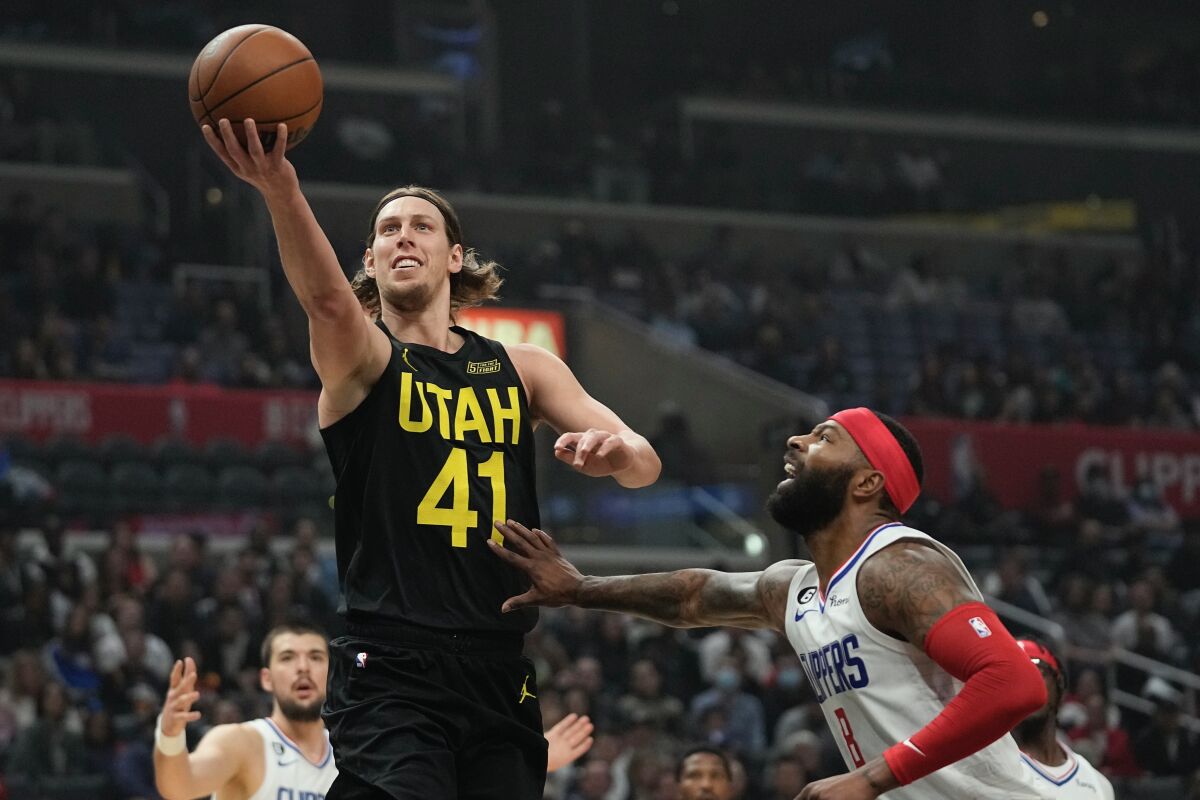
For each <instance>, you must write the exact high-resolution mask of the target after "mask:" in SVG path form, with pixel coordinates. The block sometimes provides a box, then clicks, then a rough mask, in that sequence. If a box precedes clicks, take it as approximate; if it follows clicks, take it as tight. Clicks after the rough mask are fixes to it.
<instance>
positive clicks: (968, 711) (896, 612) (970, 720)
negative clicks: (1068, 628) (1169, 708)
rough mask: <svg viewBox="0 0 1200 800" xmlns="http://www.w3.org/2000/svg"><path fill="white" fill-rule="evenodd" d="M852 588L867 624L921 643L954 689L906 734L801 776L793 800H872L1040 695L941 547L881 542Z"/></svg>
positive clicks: (1031, 705)
mask: <svg viewBox="0 0 1200 800" xmlns="http://www.w3.org/2000/svg"><path fill="white" fill-rule="evenodd" d="M858 596H859V598H860V600H861V602H862V608H863V612H864V613H865V614H866V617H867V620H868V621H870V623H871V624H872V625H873V626H875V628H877V629H878V630H879V631H881V632H883V633H885V634H887V635H890V636H893V637H895V638H897V639H902V640H904V641H907V642H908V643H910V644H912V645H913V646H914V647H917V648H919V649H921V650H923V651H924V652H925V654H926V655H928V656H929V657H930V658H931V659H933V660H934V662H936V663H937V664H938V665H939V666H940V667H942V669H944V670H946V672H948V673H949V674H951V675H953V676H954V677H955V678H957V679H959V680H960V681H962V682H963V687H962V689H961V690H960V691H959V693H958V695H956V696H955V697H954V699H953V700H951V701H950V702H949V703H948V704H947V705H946V707H945V708H944V709H943V710H942V712H941V713H940V714H938V715H937V716H936V717H935V718H934V719H932V720H931V721H930V722H929V723H928V724H927V725H926V726H925V727H923V728H921V729H920V730H919V731H915V732H914V733H913V735H912V736H910V737H909V738H908V739H906V740H905V741H903V742H899V743H897V744H895V745H893V746H892V747H890V748H888V749H887V750H886V751H884V753H883V755H881V756H877V757H876V758H873V759H871V760H870V761H868V762H867V763H866V764H865V765H864V766H863V767H861V768H859V769H857V770H855V771H854V772H851V773H850V774H848V775H838V776H836V777H833V778H827V779H825V780H822V781H817V782H816V783H812V784H810V785H809V786H808V787H806V788H805V790H804V792H802V793H801V794H800V798H802V800H818V799H819V798H846V799H847V800H871V799H872V798H875V797H878V796H879V795H880V794H882V793H883V792H886V791H890V790H891V789H895V788H897V787H898V786H904V785H907V784H909V783H912V782H913V781H915V780H918V779H920V778H923V777H925V776H926V775H928V774H930V773H932V772H935V771H937V770H939V769H941V768H942V767H944V766H947V765H949V764H952V763H954V762H955V761H958V760H960V759H963V758H966V757H967V756H969V755H971V754H972V753H974V752H976V751H978V750H981V749H983V748H984V747H986V746H987V745H989V744H991V743H992V742H994V741H996V740H997V739H999V738H1000V737H1001V736H1003V735H1004V734H1006V733H1008V731H1009V730H1011V729H1012V727H1013V726H1014V725H1016V724H1017V723H1018V722H1020V721H1021V720H1022V719H1024V718H1025V717H1026V716H1028V715H1029V714H1030V713H1032V712H1033V711H1036V710H1037V709H1038V708H1039V707H1041V705H1042V704H1044V703H1045V702H1046V687H1045V684H1044V682H1043V681H1042V676H1041V674H1040V673H1039V672H1038V670H1037V667H1035V666H1034V665H1033V663H1032V662H1031V661H1030V660H1029V658H1028V657H1027V656H1026V655H1025V653H1024V652H1023V651H1022V650H1021V648H1020V647H1019V646H1018V645H1017V643H1016V641H1015V640H1014V639H1013V637H1012V635H1011V634H1009V632H1008V631H1007V630H1006V629H1005V627H1004V625H1003V624H1001V622H1000V620H999V619H998V618H997V617H996V615H995V613H994V612H993V611H992V610H991V609H989V608H988V607H987V606H986V605H984V604H983V603H982V602H980V600H979V598H978V597H977V596H976V594H975V593H974V592H973V591H972V589H971V587H970V586H968V584H967V582H966V580H965V579H964V578H963V576H962V575H961V574H960V573H959V571H958V568H957V567H956V566H955V565H954V564H953V563H952V562H951V561H950V559H949V558H947V557H946V555H945V554H943V553H941V552H940V551H938V550H935V549H934V548H932V547H929V546H927V545H924V544H921V543H918V542H913V541H902V542H897V543H896V544H893V545H891V546H889V547H886V548H884V549H882V550H880V551H879V552H878V553H876V554H875V555H873V556H871V557H870V559H869V560H868V561H867V562H866V563H865V564H863V566H862V568H861V569H860V570H859V572H858Z"/></svg>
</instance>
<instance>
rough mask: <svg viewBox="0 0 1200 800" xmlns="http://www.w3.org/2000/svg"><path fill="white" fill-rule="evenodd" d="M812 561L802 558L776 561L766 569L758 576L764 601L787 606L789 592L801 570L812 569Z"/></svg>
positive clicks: (759, 589)
mask: <svg viewBox="0 0 1200 800" xmlns="http://www.w3.org/2000/svg"><path fill="white" fill-rule="evenodd" d="M811 566H812V562H811V561H805V560H804V559H802V558H789V559H785V560H784V561H776V562H775V563H774V564H771V565H770V566H769V567H767V568H765V569H764V570H763V571H762V572H761V573H760V574H759V576H758V591H759V594H760V595H762V596H763V598H764V600H767V601H774V602H776V603H779V602H782V603H783V604H785V605H786V604H787V590H788V587H789V586H790V585H791V583H792V580H793V579H795V577H796V574H797V573H799V572H800V571H801V570H803V569H805V568H807V567H811Z"/></svg>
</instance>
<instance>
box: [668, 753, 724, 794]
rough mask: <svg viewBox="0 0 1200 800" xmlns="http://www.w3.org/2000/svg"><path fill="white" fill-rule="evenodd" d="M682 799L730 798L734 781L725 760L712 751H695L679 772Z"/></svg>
mask: <svg viewBox="0 0 1200 800" xmlns="http://www.w3.org/2000/svg"><path fill="white" fill-rule="evenodd" d="M679 797H680V800H730V798H732V797H733V781H731V780H730V778H729V772H728V771H726V769H725V762H723V761H721V759H720V758H718V757H717V756H715V755H713V754H712V753H693V754H692V755H690V756H688V757H687V760H686V761H684V762H683V769H682V770H681V771H680V774H679Z"/></svg>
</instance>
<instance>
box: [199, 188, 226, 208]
mask: <svg viewBox="0 0 1200 800" xmlns="http://www.w3.org/2000/svg"><path fill="white" fill-rule="evenodd" d="M204 199H205V200H206V201H207V202H208V204H209V205H210V206H219V205H221V201H222V200H224V199H225V193H224V192H222V191H221V189H220V188H219V187H217V186H210V187H208V189H207V190H206V191H205V192H204Z"/></svg>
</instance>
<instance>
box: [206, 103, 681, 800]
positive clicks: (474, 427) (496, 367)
mask: <svg viewBox="0 0 1200 800" xmlns="http://www.w3.org/2000/svg"><path fill="white" fill-rule="evenodd" d="M244 125H245V128H246V133H247V141H248V146H247V147H242V146H241V145H240V144H239V143H238V142H237V140H236V138H235V137H234V135H233V129H232V127H231V124H230V123H229V121H228V120H221V121H220V123H219V126H218V129H217V130H213V129H212V128H211V127H209V126H205V127H204V129H203V130H204V136H205V139H206V141H207V142H208V144H209V146H210V147H211V148H212V149H213V150H214V152H216V154H217V155H218V156H219V157H220V158H221V160H222V161H223V162H224V163H225V165H226V166H227V167H229V169H230V170H231V171H232V172H233V173H234V174H235V175H237V176H238V177H239V178H241V179H242V180H244V181H246V182H247V183H249V184H250V185H252V186H254V187H255V188H256V189H258V191H259V192H260V193H261V194H262V196H263V198H264V200H265V201H266V204H267V209H268V211H269V212H270V214H271V220H272V222H273V224H274V226H275V235H276V238H277V240H278V242H279V253H280V258H281V260H282V262H283V268H284V273H285V275H286V277H287V280H288V282H289V284H290V285H291V287H292V290H293V291H294V292H295V294H296V297H297V299H298V300H299V301H300V304H301V306H303V308H304V310H305V313H306V314H307V316H308V321H309V335H310V351H311V356H312V362H313V366H314V367H315V368H316V371H317V375H318V376H319V377H320V379H321V395H320V399H319V401H318V409H317V410H318V419H319V422H320V425H321V432H322V436H323V438H324V440H325V445H326V449H327V450H328V453H329V458H330V461H331V462H332V464H333V468H334V472H335V475H336V477H337V490H336V494H335V502H334V507H335V510H334V515H335V525H336V535H337V559H338V577H339V582H340V584H341V594H342V602H341V608H340V611H341V613H342V614H343V615H344V616H345V618H346V623H347V630H348V636H346V637H343V638H339V639H337V640H335V641H334V642H333V643H332V645H331V659H330V667H329V690H328V693H327V701H326V706H325V720H326V724H327V726H328V728H329V730H330V738H331V740H332V742H333V745H334V752H335V758H336V759H337V764H338V772H339V775H338V779H337V781H336V782H335V783H334V785H333V787H332V788H331V789H330V791H329V794H328V795H327V800H345V799H346V798H354V799H355V800H358V799H359V798H400V799H403V800H408V799H409V798H412V799H413V800H416V798H422V800H428V799H430V798H453V797H460V798H485V797H486V798H493V797H494V798H530V799H531V800H532V798H540V797H541V795H542V785H543V782H544V779H545V768H546V741H545V739H544V738H543V736H542V729H541V715H540V712H539V709H538V705H537V694H538V690H537V682H536V676H535V675H534V670H533V667H532V665H531V664H530V662H529V661H528V660H526V659H525V658H524V657H523V656H522V655H521V647H522V639H523V635H524V633H525V632H526V631H528V630H529V629H530V628H531V627H532V626H533V624H534V622H535V621H536V615H535V613H534V612H533V611H532V610H531V611H528V612H523V613H521V614H505V615H501V614H500V606H501V604H502V602H503V601H504V600H505V599H506V598H507V597H510V596H512V595H513V594H519V593H521V592H523V591H524V590H525V589H526V588H528V580H527V579H526V578H525V576H524V575H523V574H521V573H520V571H519V570H515V569H513V568H512V567H510V566H508V565H506V564H504V563H503V562H501V561H500V560H499V559H496V558H494V557H493V556H492V554H491V553H489V552H488V548H487V547H485V542H486V541H487V539H488V538H489V537H495V538H497V539H499V538H500V537H499V534H498V533H495V532H494V529H493V527H492V525H493V522H494V521H496V520H506V519H519V520H522V521H523V522H526V523H527V524H531V525H537V524H538V519H539V518H538V508H537V498H536V496H535V491H534V449H533V446H534V442H533V428H534V426H535V425H536V424H537V423H539V422H545V423H547V424H548V425H550V426H551V427H552V428H553V429H554V430H556V431H558V432H559V433H560V436H559V438H558V440H557V442H556V443H555V448H554V449H555V456H556V457H557V458H559V459H560V460H562V461H564V462H566V463H568V464H570V465H571V466H573V467H574V468H575V469H576V470H578V471H580V472H582V473H584V474H586V475H590V476H595V477H602V476H612V477H613V478H615V479H616V480H617V481H618V482H619V483H620V484H621V485H623V486H627V487H631V488H634V487H639V486H646V485H648V484H650V483H653V482H654V481H655V480H656V479H657V477H658V473H659V469H660V464H659V460H658V457H657V455H655V453H654V451H653V449H652V448H651V447H650V445H649V444H648V443H647V442H646V440H645V439H644V438H643V437H642V436H640V435H638V434H637V433H635V432H634V431H632V430H630V429H629V428H628V426H626V425H625V424H624V423H622V422H621V420H620V419H619V418H618V417H617V415H616V414H614V413H613V412H612V411H611V410H609V409H608V408H606V407H605V406H604V405H602V404H601V403H599V402H598V401H596V400H595V399H593V398H592V397H590V396H589V395H588V394H587V392H586V391H584V389H583V387H582V386H580V384H579V382H578V380H576V378H575V376H574V375H573V374H572V373H571V371H570V369H569V368H568V367H567V366H566V365H565V364H564V363H563V362H562V361H561V360H559V359H558V358H557V357H555V356H554V355H552V354H551V353H549V352H547V351H545V350H543V349H541V348H538V347H534V346H531V345H514V346H507V347H506V346H504V345H502V344H500V343H499V342H495V341H491V340H488V339H484V338H483V337H481V336H479V335H477V334H475V333H473V332H471V331H468V330H466V329H464V328H460V327H457V326H455V325H454V324H453V322H454V314H455V312H456V311H457V310H459V309H461V308H466V307H469V306H472V305H477V304H479V303H481V302H483V301H485V300H489V299H492V298H493V297H494V296H495V292H496V289H497V288H498V287H499V285H500V278H499V276H498V275H497V274H496V265H495V264H493V263H490V262H488V263H481V262H480V261H479V260H478V259H477V258H476V256H475V254H474V253H473V251H470V250H467V249H464V247H463V244H462V234H461V229H460V226H459V222H458V218H457V216H456V214H455V213H454V210H453V209H452V208H451V206H450V205H449V203H447V202H446V201H445V200H444V199H443V198H442V197H441V196H440V195H438V194H437V193H435V192H433V191H430V190H428V189H422V188H417V187H406V188H402V189H397V190H395V191H393V192H390V193H388V194H387V195H385V196H384V197H383V198H382V199H381V200H380V202H379V204H378V205H377V206H376V208H375V212H374V213H373V215H372V218H371V229H370V234H369V236H368V240H367V249H366V252H365V254H364V256H363V266H364V267H365V269H366V271H367V273H368V274H370V275H371V276H372V277H374V279H375V281H376V284H377V286H378V289H379V297H380V319H379V320H378V322H376V323H374V324H372V323H371V322H369V321H368V320H367V319H366V318H365V317H364V315H363V313H362V311H361V308H360V305H359V301H358V300H357V299H356V298H355V295H354V292H353V291H352V290H351V288H350V284H349V283H348V282H347V280H346V277H345V275H344V274H343V273H342V270H341V267H340V266H339V264H338V261H337V257H336V256H335V254H334V252H333V248H332V246H331V245H330V244H329V241H328V239H327V238H326V237H325V234H324V232H323V231H322V230H321V228H320V226H319V225H318V223H317V220H316V218H315V216H314V215H313V213H312V210H311V209H310V208H309V206H308V202H307V201H306V200H305V198H304V195H303V194H302V192H301V190H300V184H299V181H298V180H297V177H296V172H295V169H294V168H293V167H292V165H291V163H290V162H289V161H288V160H287V159H286V158H285V156H284V152H285V149H286V141H287V130H286V127H285V126H284V125H278V126H277V137H278V140H277V143H276V145H275V147H274V149H273V150H272V151H271V152H270V153H264V152H263V149H262V146H261V143H260V140H259V137H258V134H257V130H256V128H255V126H254V123H253V121H250V120H246V121H245V122H244Z"/></svg>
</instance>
